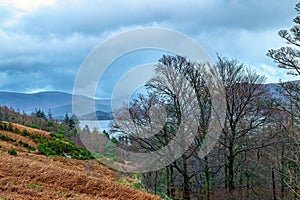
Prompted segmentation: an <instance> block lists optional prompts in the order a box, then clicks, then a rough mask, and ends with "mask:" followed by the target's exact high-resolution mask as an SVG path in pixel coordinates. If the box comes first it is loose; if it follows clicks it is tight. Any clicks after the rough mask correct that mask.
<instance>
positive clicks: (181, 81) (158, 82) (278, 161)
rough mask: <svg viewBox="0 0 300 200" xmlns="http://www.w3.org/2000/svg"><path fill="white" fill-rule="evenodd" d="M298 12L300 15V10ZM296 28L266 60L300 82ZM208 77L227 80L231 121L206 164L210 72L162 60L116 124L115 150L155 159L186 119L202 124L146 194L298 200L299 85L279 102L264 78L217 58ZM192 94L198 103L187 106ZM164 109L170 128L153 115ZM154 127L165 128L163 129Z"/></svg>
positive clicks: (288, 86) (148, 176)
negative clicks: (147, 131)
mask: <svg viewBox="0 0 300 200" xmlns="http://www.w3.org/2000/svg"><path fill="white" fill-rule="evenodd" d="M296 10H297V12H298V14H300V3H299V4H297V5H296ZM294 22H295V23H296V25H295V26H294V27H293V28H292V29H291V30H290V32H289V31H286V30H284V31H280V32H279V35H280V36H281V37H282V38H284V39H285V40H287V42H288V44H289V45H288V46H287V47H282V48H280V49H278V50H269V52H268V53H267V55H268V56H269V57H271V58H272V59H273V60H274V61H275V62H276V63H278V66H279V67H281V68H285V69H289V70H291V71H290V72H289V73H290V74H293V75H300V63H299V58H300V51H299V50H298V48H299V47H300V16H298V17H296V18H295V19H294ZM207 69H209V70H212V71H214V73H216V74H218V76H219V77H221V78H220V82H221V85H222V86H223V88H224V98H225V102H226V107H225V108H224V109H226V117H225V121H223V122H221V123H222V124H221V125H222V133H221V135H220V137H219V139H218V143H217V144H216V145H215V147H214V148H213V150H212V151H211V152H210V153H209V154H207V155H206V156H204V157H203V156H200V155H199V154H198V153H197V152H198V150H199V149H200V148H202V144H203V141H204V140H205V137H206V136H207V134H208V130H209V122H210V119H211V117H212V115H211V113H212V111H213V104H212V101H211V99H212V98H211V95H212V94H211V91H209V89H208V88H209V87H208V84H210V82H211V80H208V76H206V75H205V64H198V63H195V62H192V61H190V60H188V59H187V58H185V57H182V56H167V55H165V56H163V57H162V58H161V59H160V60H159V63H158V65H157V66H156V74H155V76H154V77H153V78H152V79H151V80H150V81H149V82H148V83H147V85H146V87H147V91H148V94H147V95H140V96H139V97H138V98H136V99H135V100H133V101H132V102H131V104H130V105H129V116H130V119H129V118H128V115H127V114H124V113H123V112H122V111H120V112H118V114H117V115H116V116H115V120H114V123H113V125H112V130H113V132H118V133H119V134H120V135H119V137H118V138H117V139H118V140H117V141H116V143H117V145H118V146H119V147H121V148H125V149H127V150H129V151H136V152H151V151H156V150H158V149H160V148H162V147H164V146H166V145H168V144H169V142H170V141H172V139H174V138H175V136H176V134H183V133H182V132H180V131H179V130H180V124H181V123H183V122H185V120H186V118H187V119H189V120H191V121H195V120H196V121H197V127H196V128H191V129H190V130H189V131H191V132H192V133H188V134H192V135H193V136H194V139H193V140H192V141H190V144H189V147H188V148H187V149H186V150H185V151H184V152H183V153H182V155H181V156H180V158H178V159H176V160H175V161H173V162H172V163H170V164H169V165H168V166H165V167H164V168H163V169H160V170H156V171H152V172H147V173H144V174H142V183H143V185H144V187H145V188H146V189H148V190H149V191H153V192H154V193H160V194H163V195H165V196H168V197H169V198H171V199H217V198H220V197H221V196H222V197H225V198H233V199H235V198H236V199H237V198H238V199H241V198H242V199H271V198H272V199H293V198H295V199H297V198H300V170H299V169H300V151H299V148H300V134H299V133H300V130H299V128H300V126H299V125H300V124H299V117H300V109H299V108H300V107H299V105H300V104H299V103H300V96H299V95H300V93H299V92H300V86H299V84H298V82H285V83H281V84H280V88H279V90H280V91H278V92H279V93H280V95H274V94H272V93H271V91H270V90H269V88H268V87H267V86H266V85H265V84H263V83H264V81H265V78H264V77H262V76H260V75H258V74H256V73H255V72H254V71H252V70H250V69H249V68H247V67H245V66H244V65H243V64H241V63H239V62H238V61H236V60H230V59H227V58H222V57H218V60H217V62H216V63H215V64H214V66H209V67H208V68H207ZM192 93H193V94H195V96H193V98H194V100H195V102H196V103H195V102H193V100H191V102H189V101H186V100H185V101H182V99H181V98H186V96H188V95H189V94H192ZM191 96H192V95H191ZM186 99H188V98H186ZM189 103H190V105H192V106H193V110H197V111H195V113H196V115H191V116H189V117H190V118H189V117H187V116H186V113H184V112H185V111H186V110H187V109H189V107H190V106H189ZM159 106H160V107H163V108H164V109H165V110H166V116H165V118H164V120H165V121H159V120H162V119H161V118H159V117H158V118H156V119H153V110H151V107H152V108H153V107H159ZM153 122H157V123H158V122H159V123H158V124H160V125H162V126H161V128H160V129H157V127H155V125H154V124H153ZM147 125H148V126H149V125H150V127H152V129H151V130H155V131H157V132H156V133H155V134H153V135H151V136H150V137H138V136H139V135H138V134H137V132H135V131H138V129H137V128H136V127H137V126H140V127H144V126H147ZM193 131H194V132H193ZM185 134H186V133H185ZM188 134H187V135H184V134H183V135H182V137H187V136H188ZM124 141H126V142H124ZM178 142H179V141H178ZM178 148H180V147H178Z"/></svg>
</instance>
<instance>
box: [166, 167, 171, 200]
mask: <svg viewBox="0 0 300 200" xmlns="http://www.w3.org/2000/svg"><path fill="white" fill-rule="evenodd" d="M169 168H170V166H167V167H166V169H165V173H166V178H165V182H166V194H167V196H168V197H170V194H171V191H170V181H171V179H170V170H169Z"/></svg>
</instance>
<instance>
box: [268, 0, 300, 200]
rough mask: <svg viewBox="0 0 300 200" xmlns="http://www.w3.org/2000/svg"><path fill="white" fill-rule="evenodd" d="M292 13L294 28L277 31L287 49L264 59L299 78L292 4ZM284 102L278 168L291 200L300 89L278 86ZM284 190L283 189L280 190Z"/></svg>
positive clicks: (297, 185) (298, 187)
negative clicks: (280, 153)
mask: <svg viewBox="0 0 300 200" xmlns="http://www.w3.org/2000/svg"><path fill="white" fill-rule="evenodd" d="M295 10H296V12H297V14H298V16H296V17H295V18H294V20H293V22H294V23H295V25H294V26H293V27H292V28H291V29H290V30H289V31H288V30H280V31H279V33H278V34H279V36H280V37H281V38H283V39H284V40H285V41H286V42H287V46H284V47H281V48H280V49H277V50H273V49H271V50H269V51H268V53H267V56H269V57H270V58H272V59H273V60H274V62H276V63H277V64H278V67H280V68H284V69H287V70H289V71H288V74H291V75H295V76H299V75H300V49H299V48H300V2H299V3H297V4H296V7H295ZM281 86H282V89H283V92H282V94H283V96H285V98H284V99H282V101H281V104H280V105H281V108H283V110H284V111H285V112H286V113H287V118H288V119H289V122H287V123H286V124H283V127H284V129H285V131H286V132H288V134H287V135H286V142H285V144H283V145H282V147H286V148H285V149H282V156H281V161H280V162H279V164H280V169H281V170H280V174H281V177H283V178H281V180H282V181H281V182H283V183H284V184H285V185H286V187H287V188H289V189H290V190H291V191H292V192H293V193H294V194H295V198H299V197H300V181H299V177H300V175H299V174H300V170H299V169H300V159H299V157H300V151H299V148H300V129H299V120H300V85H299V82H286V83H281ZM283 188H284V187H283Z"/></svg>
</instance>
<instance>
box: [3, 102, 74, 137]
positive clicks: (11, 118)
mask: <svg viewBox="0 0 300 200" xmlns="http://www.w3.org/2000/svg"><path fill="white" fill-rule="evenodd" d="M0 121H7V122H13V123H17V124H21V125H25V126H28V127H32V128H38V129H41V130H44V131H49V132H55V133H59V132H61V133H63V134H65V135H66V136H75V135H77V129H76V123H77V122H78V119H77V117H76V115H72V116H69V114H68V113H66V115H65V117H64V118H63V120H57V119H55V118H53V116H52V112H51V111H50V110H49V112H48V113H47V114H45V112H44V111H43V110H41V109H35V110H34V112H32V113H31V114H26V113H25V112H23V113H20V112H19V111H15V110H14V109H13V108H12V107H7V106H0Z"/></svg>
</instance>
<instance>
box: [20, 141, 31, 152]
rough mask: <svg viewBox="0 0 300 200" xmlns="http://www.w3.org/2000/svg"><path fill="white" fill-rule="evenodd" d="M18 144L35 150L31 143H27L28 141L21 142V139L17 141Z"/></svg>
mask: <svg viewBox="0 0 300 200" xmlns="http://www.w3.org/2000/svg"><path fill="white" fill-rule="evenodd" d="M18 145H20V146H22V147H25V148H26V149H28V150H29V151H35V148H34V147H33V146H31V145H29V144H28V143H26V142H23V141H22V140H19V141H18Z"/></svg>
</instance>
